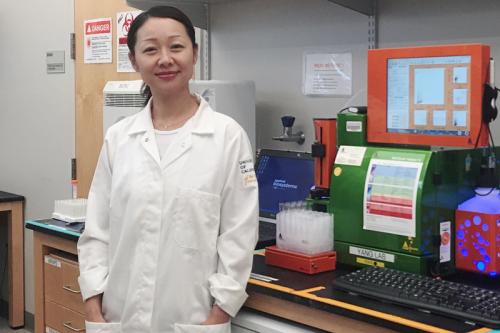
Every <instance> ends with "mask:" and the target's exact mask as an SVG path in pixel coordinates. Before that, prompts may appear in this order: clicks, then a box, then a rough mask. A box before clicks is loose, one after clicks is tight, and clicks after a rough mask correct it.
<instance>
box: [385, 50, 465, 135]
mask: <svg viewBox="0 0 500 333" xmlns="http://www.w3.org/2000/svg"><path fill="white" fill-rule="evenodd" d="M470 66H471V57H470V56H447V57H422V58H401V59H388V62H387V131H388V132H389V133H409V134H425V135H459V136H467V135H469V133H470V105H471V103H470V89H471V78H470V69H471V68H470Z"/></svg>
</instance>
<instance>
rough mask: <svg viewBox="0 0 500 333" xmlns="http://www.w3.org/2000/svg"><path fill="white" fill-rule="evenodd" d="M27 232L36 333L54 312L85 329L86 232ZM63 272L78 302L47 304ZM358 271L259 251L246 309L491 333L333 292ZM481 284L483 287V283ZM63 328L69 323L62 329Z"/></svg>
mask: <svg viewBox="0 0 500 333" xmlns="http://www.w3.org/2000/svg"><path fill="white" fill-rule="evenodd" d="M26 228H29V229H32V230H33V231H34V260H35V297H36V300H35V333H43V332H45V325H46V324H47V321H48V320H53V319H51V316H50V312H51V311H55V310H54V309H62V310H65V311H66V312H67V313H69V314H70V315H72V316H73V317H71V316H70V317H71V318H72V319H71V320H70V319H68V320H66V322H65V323H66V324H67V325H68V323H70V325H71V326H72V327H73V328H75V329H77V328H79V326H78V325H82V324H83V321H82V320H83V319H82V318H81V317H79V315H80V314H81V313H80V312H79V310H78V309H79V308H78V306H79V305H78V304H76V303H75V302H74V298H75V295H77V296H76V297H80V298H81V296H80V295H79V294H78V292H79V289H78V286H77V284H76V285H75V281H76V277H77V275H78V271H77V270H78V267H77V263H76V260H77V257H76V255H77V252H76V241H77V240H78V237H79V235H80V228H79V227H78V226H76V227H70V228H68V227H65V225H64V223H63V222H59V221H55V220H42V221H27V222H26ZM57 266H60V268H61V270H62V271H63V272H62V275H63V276H62V277H60V278H59V280H57V279H58V278H51V279H52V280H53V281H63V282H62V284H61V282H58V283H57V284H61V288H62V289H63V292H65V293H67V294H68V295H67V297H70V298H71V297H73V299H70V300H68V299H67V298H61V297H60V298H59V299H63V300H64V301H61V300H59V301H58V300H57V298H55V300H51V299H47V297H48V295H47V290H49V291H50V290H51V289H50V288H52V286H51V287H49V288H48V287H47V285H48V283H49V282H50V281H48V280H47V271H49V273H50V274H55V273H54V272H52V271H54V270H55V268H58V267H57ZM64 266H66V267H68V268H67V269H66V272H64V269H62V268H64ZM354 269H355V268H353V267H349V266H344V265H337V269H336V270H335V271H331V272H324V273H319V274H315V275H308V274H304V273H300V272H293V271H289V270H285V269H282V268H278V267H273V266H268V265H266V264H265V256H264V252H263V251H256V253H255V256H254V263H253V269H252V273H253V274H252V277H251V278H250V280H249V283H248V286H247V292H248V294H249V296H250V297H249V298H248V300H247V301H246V303H245V305H244V307H245V308H247V309H251V311H257V312H260V313H265V314H267V315H271V316H273V317H275V318H278V319H282V320H286V321H289V322H295V323H299V324H301V325H305V326H307V327H311V328H313V329H315V330H322V331H326V332H337V333H338V332H349V333H351V332H372V333H379V332H380V333H389V332H435V333H445V332H460V333H465V332H468V333H472V332H474V333H484V332H489V331H491V330H490V329H488V328H483V327H477V326H469V325H466V324H464V322H462V321H459V320H455V319H451V318H448V317H444V316H439V315H435V314H431V313H423V312H421V311H418V310H416V309H411V308H405V307H401V306H397V305H394V304H389V303H383V302H380V301H377V300H371V299H367V298H362V297H358V296H355V295H351V294H347V293H342V292H340V291H336V290H333V289H332V288H331V282H332V281H333V279H335V278H336V277H337V276H340V275H342V274H346V273H348V272H350V271H352V270H354ZM56 276H57V275H56ZM466 278H468V277H462V276H459V279H466ZM61 279H62V280H61ZM476 280H478V279H476ZM467 282H470V281H467ZM475 283H476V284H478V283H480V281H479V282H478V281H476V282H475ZM472 284H474V282H473V283H472ZM44 288H45V291H44ZM61 288H59V289H61ZM56 289H57V288H56ZM68 289H69V290H71V291H68ZM64 290H65V291H64ZM56 293H57V292H56ZM59 293H61V291H59ZM72 294H74V295H72ZM52 297H53V298H54V296H52ZM61 302H66V303H68V302H69V303H68V304H70V306H69V307H70V308H69V309H67V307H68V305H67V304H64V306H62V305H63V304H60V303H61ZM57 306H59V307H57ZM47 311H48V312H49V315H48V314H47ZM62 324H64V322H61V323H59V325H62ZM54 325H57V323H54ZM54 328H55V327H54Z"/></svg>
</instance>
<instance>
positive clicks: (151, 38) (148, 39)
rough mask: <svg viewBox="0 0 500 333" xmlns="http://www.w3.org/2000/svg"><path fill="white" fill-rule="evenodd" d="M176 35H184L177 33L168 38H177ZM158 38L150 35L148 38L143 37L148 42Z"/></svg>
mask: <svg viewBox="0 0 500 333" xmlns="http://www.w3.org/2000/svg"><path fill="white" fill-rule="evenodd" d="M175 37H182V35H181V34H176V35H170V36H168V38H175ZM157 39H158V38H156V37H148V38H145V39H143V40H142V41H145V42H148V41H152V40H157Z"/></svg>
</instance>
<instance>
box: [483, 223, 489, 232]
mask: <svg viewBox="0 0 500 333" xmlns="http://www.w3.org/2000/svg"><path fill="white" fill-rule="evenodd" d="M482 228H483V231H488V229H490V226H489V225H488V224H487V223H483V226H482Z"/></svg>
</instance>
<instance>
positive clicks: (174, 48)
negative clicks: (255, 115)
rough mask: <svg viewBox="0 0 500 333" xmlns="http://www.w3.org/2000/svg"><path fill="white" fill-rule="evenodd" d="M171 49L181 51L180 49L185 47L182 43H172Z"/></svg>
mask: <svg viewBox="0 0 500 333" xmlns="http://www.w3.org/2000/svg"><path fill="white" fill-rule="evenodd" d="M170 49H171V50H174V51H180V50H182V49H184V45H182V44H172V45H171V46H170Z"/></svg>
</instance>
